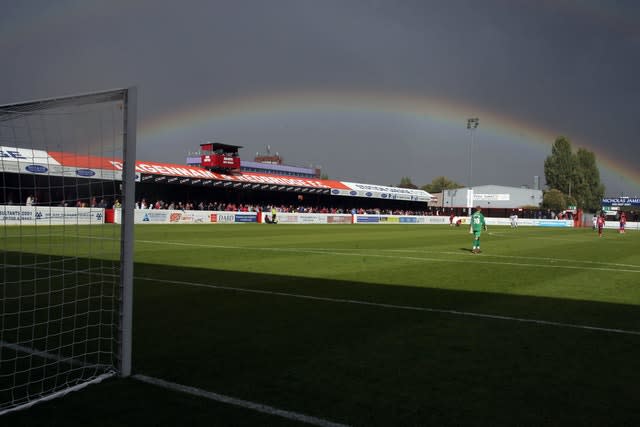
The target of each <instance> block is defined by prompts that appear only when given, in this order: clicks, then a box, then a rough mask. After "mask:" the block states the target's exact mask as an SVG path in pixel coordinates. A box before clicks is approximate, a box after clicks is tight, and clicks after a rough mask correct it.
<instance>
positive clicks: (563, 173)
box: [544, 136, 576, 194]
mask: <svg viewBox="0 0 640 427" xmlns="http://www.w3.org/2000/svg"><path fill="white" fill-rule="evenodd" d="M575 170H576V159H575V157H574V155H573V153H572V152H571V142H569V140H568V139H567V138H565V137H564V136H560V137H558V138H556V140H555V142H554V143H553V147H551V155H550V156H549V157H547V159H546V160H545V161H544V176H545V179H546V180H547V185H548V186H549V187H550V188H555V189H557V190H560V191H561V192H562V193H563V194H570V193H571V186H572V185H573V184H574V182H573V181H574V173H575Z"/></svg>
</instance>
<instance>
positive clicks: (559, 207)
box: [542, 188, 567, 212]
mask: <svg viewBox="0 0 640 427" xmlns="http://www.w3.org/2000/svg"><path fill="white" fill-rule="evenodd" d="M542 206H543V207H545V208H547V209H551V210H554V211H556V212H560V211H563V210H565V209H567V200H566V199H565V197H564V194H562V191H560V190H556V189H555V188H554V189H552V190H549V191H545V193H544V195H543V196H542Z"/></svg>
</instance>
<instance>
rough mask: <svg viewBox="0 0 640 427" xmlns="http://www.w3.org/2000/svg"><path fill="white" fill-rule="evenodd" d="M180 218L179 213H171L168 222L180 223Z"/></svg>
mask: <svg viewBox="0 0 640 427" xmlns="http://www.w3.org/2000/svg"><path fill="white" fill-rule="evenodd" d="M181 217H182V214H181V213H179V212H173V213H172V214H171V215H170V216H169V222H178V221H180V218H181Z"/></svg>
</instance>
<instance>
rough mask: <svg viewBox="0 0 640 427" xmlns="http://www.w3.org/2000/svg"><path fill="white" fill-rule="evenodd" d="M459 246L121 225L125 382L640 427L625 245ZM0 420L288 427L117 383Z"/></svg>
mask: <svg viewBox="0 0 640 427" xmlns="http://www.w3.org/2000/svg"><path fill="white" fill-rule="evenodd" d="M106 227H109V226H106ZM15 230H17V229H15ZM55 230H56V229H55V228H51V229H50V231H51V234H52V236H53V235H55V233H56V231H55ZM42 232H43V231H42V229H39V231H38V233H42ZM11 233H13V231H11V230H10V229H9V231H7V232H5V236H7V237H8V239H7V240H6V241H5V246H4V247H5V248H7V249H11V248H12V245H13V244H14V243H13V240H11V236H10V234H11ZM22 233H23V234H26V233H25V232H24V230H23V231H22ZM16 234H17V231H16ZM52 238H54V237H52ZM88 240H89V239H87V241H83V242H79V244H80V245H86V244H89V243H88ZM471 243H472V236H471V235H469V234H468V230H467V229H466V228H464V227H462V228H451V227H449V226H417V225H328V226H320V225H309V226H306V225H277V226H266V225H258V224H238V225H235V224H234V225H185V226H175V225H173V226H159V225H144V226H138V227H137V228H136V246H135V253H136V259H135V262H136V265H135V272H134V274H135V277H136V278H135V291H134V297H135V302H134V355H133V359H134V360H133V368H134V373H136V374H142V375H147V376H151V377H155V378H160V379H162V380H166V381H171V382H174V383H178V384H182V385H187V386H192V387H197V388H199V389H202V390H206V391H210V392H215V393H219V394H221V395H225V396H231V397H234V398H238V399H243V400H246V401H251V402H256V403H261V404H265V405H269V406H271V407H274V408H278V409H281V410H285V411H291V412H295V413H301V414H306V415H308V416H312V417H317V418H318V419H321V420H326V421H327V422H329V421H330V422H336V423H344V424H350V425H367V426H371V425H380V426H390V425H461V424H462V425H492V426H495V425H543V424H544V425H564V426H566V425H639V424H640V394H639V393H638V384H640V233H637V232H627V233H626V234H625V235H619V234H617V233H616V232H615V231H614V230H606V231H605V235H604V237H602V238H598V237H597V234H596V233H595V232H593V231H591V230H590V229H580V230H573V229H544V228H528V227H520V228H519V229H517V230H512V229H510V228H508V227H490V229H489V233H483V235H482V239H481V243H482V251H483V252H482V253H481V254H479V255H473V254H471V253H470V249H471ZM15 245H16V247H15V249H16V250H21V251H24V252H29V243H28V241H27V242H25V241H24V238H23V242H22V243H21V244H20V245H18V244H17V243H15ZM76 250H77V249H74V253H77V252H75V251H76ZM62 252H63V251H62V250H61V251H60V253H52V254H50V255H56V256H57V255H63V253H62ZM80 252H81V251H80ZM0 420H1V421H2V423H3V425H4V423H5V422H6V425H11V426H18V425H50V426H54V425H59V426H69V425H83V426H85V425H202V426H209V425H297V424H296V422H294V421H291V420H287V419H284V418H280V417H277V416H272V415H265V414H261V413H259V412H255V411H252V410H248V409H243V408H240V407H236V406H230V405H225V404H222V403H218V402H214V401H210V400H207V399H204V398H200V397H192V396H190V395H186V394H182V393H178V392H173V391H168V390H165V389H161V388H158V387H155V386H151V385H147V384H144V383H141V382H138V381H135V380H133V379H127V380H111V381H107V382H106V383H103V384H100V385H97V386H91V387H88V388H87V389H85V390H83V391H82V392H78V393H72V394H70V395H68V396H66V397H64V398H62V399H57V400H54V401H52V402H48V403H43V404H40V405H37V406H36V407H34V408H32V409H29V410H27V411H22V412H18V413H14V414H9V415H6V416H4V417H2V418H1V419H0Z"/></svg>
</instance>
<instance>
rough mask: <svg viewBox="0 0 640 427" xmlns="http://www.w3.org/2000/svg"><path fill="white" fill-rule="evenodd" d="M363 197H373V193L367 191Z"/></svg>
mask: <svg viewBox="0 0 640 427" xmlns="http://www.w3.org/2000/svg"><path fill="white" fill-rule="evenodd" d="M364 195H365V196H367V197H371V196H373V193H372V192H371V191H367V192H366V193H364Z"/></svg>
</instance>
